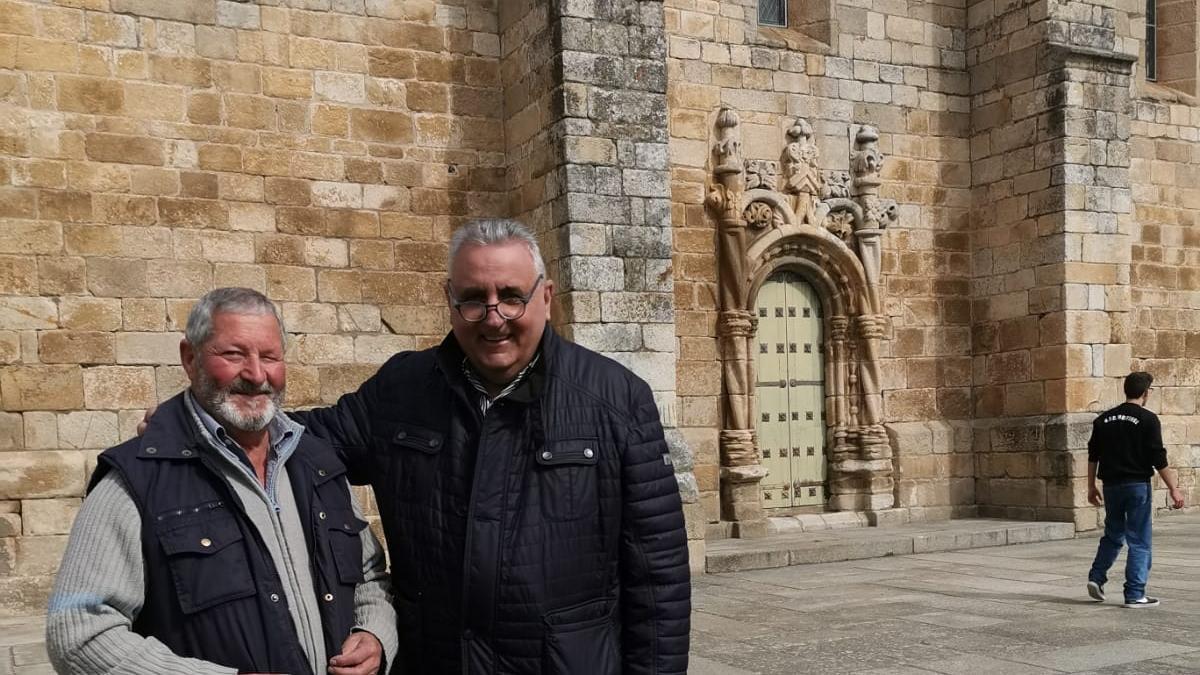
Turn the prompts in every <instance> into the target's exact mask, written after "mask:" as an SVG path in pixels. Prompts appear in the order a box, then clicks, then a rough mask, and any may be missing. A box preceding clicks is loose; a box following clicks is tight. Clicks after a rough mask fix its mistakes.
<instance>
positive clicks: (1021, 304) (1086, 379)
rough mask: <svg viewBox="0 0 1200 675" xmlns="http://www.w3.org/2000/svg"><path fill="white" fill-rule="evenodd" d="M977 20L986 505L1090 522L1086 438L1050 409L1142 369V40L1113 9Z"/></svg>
mask: <svg viewBox="0 0 1200 675" xmlns="http://www.w3.org/2000/svg"><path fill="white" fill-rule="evenodd" d="M968 17H969V24H970V29H971V31H970V36H969V38H968V64H969V66H970V69H971V83H972V93H973V96H974V100H973V104H972V107H973V124H972V160H973V164H972V178H973V183H974V188H973V191H974V199H973V202H974V218H973V220H975V221H976V225H977V229H976V237H975V240H974V243H973V274H974V281H973V284H974V290H973V294H972V298H973V303H974V306H973V321H974V323H973V336H972V339H973V351H974V354H975V357H974V359H975V363H974V371H975V379H976V388H975V411H974V412H975V416H976V420H975V425H976V429H977V434H976V439H975V448H976V452H977V453H980V457H979V464H978V466H979V471H978V474H977V486H976V489H977V493H978V502H979V504H980V510H981V513H983V514H985V515H999V516H1011V517H1033V518H1038V519H1051V520H1068V521H1074V522H1075V523H1076V525H1077V526H1078V527H1081V528H1091V527H1094V526H1095V511H1094V510H1093V509H1091V508H1090V507H1087V506H1086V485H1085V483H1086V480H1085V476H1086V434H1085V435H1084V436H1083V438H1082V439H1081V438H1079V437H1078V435H1074V434H1068V435H1067V439H1068V445H1065V446H1064V445H1061V444H1059V445H1054V444H1051V443H1050V442H1049V439H1050V438H1051V437H1052V436H1055V434H1056V433H1057V432H1054V431H1052V429H1051V427H1052V426H1053V425H1054V424H1058V422H1059V421H1061V420H1057V418H1049V420H1050V421H1048V418H1046V417H1045V415H1046V414H1064V415H1065V418H1064V419H1066V420H1067V421H1066V422H1065V423H1066V424H1068V426H1069V425H1071V424H1074V423H1076V422H1077V421H1078V420H1079V419H1085V418H1086V419H1090V418H1091V417H1092V416H1094V413H1096V412H1099V411H1100V410H1101V409H1103V408H1104V407H1105V406H1106V405H1107V404H1109V403H1112V402H1115V401H1119V400H1121V399H1120V382H1119V380H1118V379H1117V378H1118V377H1120V376H1123V375H1124V374H1126V373H1127V372H1128V371H1129V369H1130V367H1131V365H1132V364H1131V359H1130V354H1131V352H1130V344H1129V342H1130V330H1129V329H1130V315H1129V311H1130V296H1129V288H1128V284H1129V278H1130V274H1129V261H1130V244H1131V241H1130V233H1131V231H1132V229H1133V227H1134V224H1133V218H1132V198H1131V191H1130V178H1129V138H1130V126H1129V113H1128V108H1129V90H1130V84H1131V82H1132V80H1131V71H1132V66H1133V61H1134V60H1135V58H1136V57H1135V56H1133V55H1134V54H1136V53H1137V48H1138V42H1137V40H1135V39H1133V38H1131V37H1130V36H1131V35H1132V32H1131V30H1132V29H1131V27H1130V22H1129V16H1128V14H1127V13H1126V12H1125V11H1124V10H1123V9H1118V8H1114V7H1112V6H1108V5H1104V6H1101V5H1097V4H1090V3H1074V2H1073V3H1065V4H1056V3H1048V4H1043V3H1040V2H1034V3H1022V2H1007V3H994V2H991V1H986V2H977V3H973V4H972V5H971V7H970V9H969V10H968ZM1055 420H1057V421H1055ZM1015 429H1023V430H1024V431H1021V432H1019V433H1018V432H1016V431H1014V430H1015Z"/></svg>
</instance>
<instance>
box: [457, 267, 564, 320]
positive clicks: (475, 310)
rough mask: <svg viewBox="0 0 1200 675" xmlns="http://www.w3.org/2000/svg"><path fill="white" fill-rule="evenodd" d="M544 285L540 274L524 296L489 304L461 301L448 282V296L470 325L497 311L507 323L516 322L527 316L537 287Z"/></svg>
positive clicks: (459, 313) (502, 299)
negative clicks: (526, 309) (530, 301)
mask: <svg viewBox="0 0 1200 675" xmlns="http://www.w3.org/2000/svg"><path fill="white" fill-rule="evenodd" d="M541 283H542V275H541V274H539V275H538V277H537V280H536V281H534V282H533V288H531V289H529V292H528V293H526V294H525V295H524V296H520V297H518V296H512V297H507V298H501V299H500V302H495V303H492V304H488V303H486V302H480V301H478V300H465V301H464V300H459V299H458V298H456V297H454V291H453V290H451V288H450V282H449V281H447V282H446V295H449V296H450V304H451V305H452V306H453V307H454V309H455V310H456V311H457V312H458V315H459V316H461V317H462V319H463V321H466V322H468V323H479V322H480V321H483V320H484V319H486V318H487V315H488V312H489V311H491V310H493V309H494V310H496V314H498V315H499V316H500V318H501V319H504V320H505V321H516V320H517V319H519V318H521V317H523V316H525V307H526V306H527V305H528V304H529V300H530V298H532V297H533V294H534V292H535V291H537V287H538V286H539V285H540V284H541Z"/></svg>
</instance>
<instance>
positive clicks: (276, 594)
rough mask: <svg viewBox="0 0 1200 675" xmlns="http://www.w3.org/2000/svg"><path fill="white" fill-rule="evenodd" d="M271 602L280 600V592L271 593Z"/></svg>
mask: <svg viewBox="0 0 1200 675" xmlns="http://www.w3.org/2000/svg"><path fill="white" fill-rule="evenodd" d="M271 602H279V594H278V593H272V594H271Z"/></svg>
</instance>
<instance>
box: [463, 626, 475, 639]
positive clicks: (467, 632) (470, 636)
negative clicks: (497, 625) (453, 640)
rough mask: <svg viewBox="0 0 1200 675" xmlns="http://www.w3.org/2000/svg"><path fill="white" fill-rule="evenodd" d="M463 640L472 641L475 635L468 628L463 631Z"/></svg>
mask: <svg viewBox="0 0 1200 675" xmlns="http://www.w3.org/2000/svg"><path fill="white" fill-rule="evenodd" d="M463 639H464V640H474V639H475V633H474V632H473V631H472V630H471V629H470V628H468V629H466V630H464V631H463Z"/></svg>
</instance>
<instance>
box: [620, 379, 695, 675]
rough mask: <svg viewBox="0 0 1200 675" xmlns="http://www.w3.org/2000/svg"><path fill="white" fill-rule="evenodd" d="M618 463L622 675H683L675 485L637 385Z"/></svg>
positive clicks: (646, 391) (685, 601) (653, 410)
mask: <svg viewBox="0 0 1200 675" xmlns="http://www.w3.org/2000/svg"><path fill="white" fill-rule="evenodd" d="M638 385H639V386H638V390H637V391H636V392H635V396H634V397H633V400H634V410H632V411H630V412H631V414H632V421H633V423H632V425H631V427H630V429H629V436H628V442H627V444H626V447H625V448H624V455H623V457H622V468H621V471H622V476H621V478H622V481H621V482H622V514H621V515H622V517H621V542H620V546H621V551H620V574H621V599H620V607H621V625H622V631H621V644H622V650H623V654H622V660H623V667H622V671H623V672H625V673H627V674H631V673H636V674H641V673H654V674H665V673H686V672H687V663H688V632H689V629H690V616H691V579H690V572H689V569H688V550H687V533H686V531H685V529H684V521H683V505H682V503H681V502H680V498H679V485H678V483H676V481H675V470H674V468H673V467H672V466H671V462H670V453H669V451H668V448H667V442H666V439H665V438H664V437H663V430H662V424H661V422H660V421H659V418H658V408H657V407H656V406H655V405H654V399H653V396H652V395H651V394H650V388H649V387H648V386H647V385H646V384H645V383H644V382H640V381H639V382H638Z"/></svg>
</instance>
